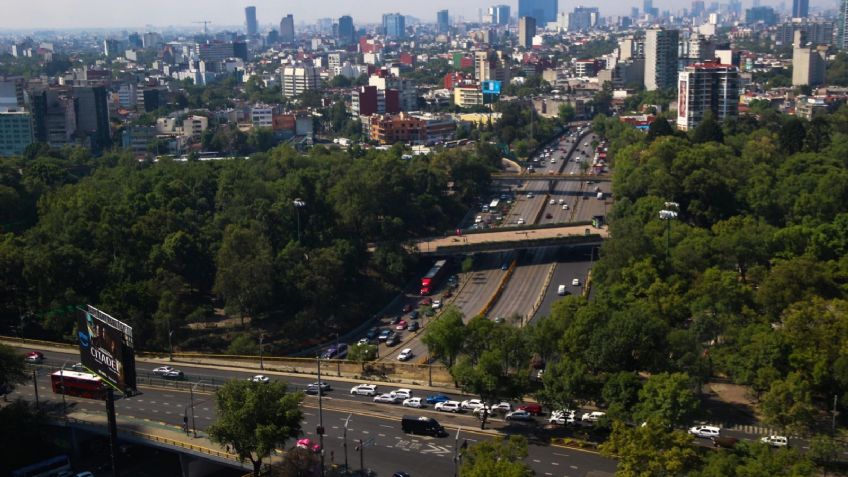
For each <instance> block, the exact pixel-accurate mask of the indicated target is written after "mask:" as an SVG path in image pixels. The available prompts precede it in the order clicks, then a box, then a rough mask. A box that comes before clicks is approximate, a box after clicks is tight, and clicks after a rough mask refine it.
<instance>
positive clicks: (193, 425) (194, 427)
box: [188, 380, 202, 437]
mask: <svg viewBox="0 0 848 477" xmlns="http://www.w3.org/2000/svg"><path fill="white" fill-rule="evenodd" d="M201 381H202V380H201ZM201 381H198V382H196V383H194V385H192V387H190V388H188V392H189V396H190V398H191V432H192V434H194V437H197V422H195V420H194V388H195V387H196V386H197V385H198V384H200V383H201Z"/></svg>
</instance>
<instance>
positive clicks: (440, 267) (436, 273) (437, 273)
mask: <svg viewBox="0 0 848 477" xmlns="http://www.w3.org/2000/svg"><path fill="white" fill-rule="evenodd" d="M447 269H448V261H447V260H439V261H437V262H436V263H435V264H434V265H433V268H431V269H430V271H429V272H427V274H426V275H424V276H423V277H421V290H420V292H419V294H420V295H421V296H427V295H429V294H431V293H433V290H434V289H435V288H436V285H438V283H439V280H441V279H442V277H443V276H444V275H445V273H447Z"/></svg>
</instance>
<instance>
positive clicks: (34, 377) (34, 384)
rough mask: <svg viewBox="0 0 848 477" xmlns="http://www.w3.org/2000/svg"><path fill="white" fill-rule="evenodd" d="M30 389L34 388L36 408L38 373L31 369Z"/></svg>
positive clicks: (36, 404)
mask: <svg viewBox="0 0 848 477" xmlns="http://www.w3.org/2000/svg"><path fill="white" fill-rule="evenodd" d="M32 389H34V390H35V408H36V409H38V408H39V407H40V405H39V403H38V374H37V371H36V370H34V369H33V370H32Z"/></svg>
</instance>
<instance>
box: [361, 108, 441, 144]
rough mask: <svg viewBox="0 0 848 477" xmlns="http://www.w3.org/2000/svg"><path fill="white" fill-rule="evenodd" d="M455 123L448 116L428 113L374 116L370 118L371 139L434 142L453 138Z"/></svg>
mask: <svg viewBox="0 0 848 477" xmlns="http://www.w3.org/2000/svg"><path fill="white" fill-rule="evenodd" d="M455 131H456V123H455V122H454V120H453V119H452V118H450V117H448V116H434V115H430V114H419V115H410V114H407V113H400V114H398V115H384V116H374V117H372V118H371V128H370V137H371V140H373V141H377V142H379V143H380V144H394V143H396V142H403V143H407V144H434V143H436V142H439V141H447V140H450V139H452V138H453V135H454V132H455Z"/></svg>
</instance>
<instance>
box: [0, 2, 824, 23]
mask: <svg viewBox="0 0 848 477" xmlns="http://www.w3.org/2000/svg"><path fill="white" fill-rule="evenodd" d="M500 3H503V4H506V5H509V6H510V7H511V8H512V12H513V15H514V14H515V13H516V12H517V11H518V2H517V0H513V1H509V2H501V1H497V0H476V1H475V2H467V3H463V4H462V6H461V7H458V6H457V4H456V2H451V1H449V0H435V1H432V2H428V3H426V4H421V3H418V2H408V3H405V2H401V3H399V2H390V1H387V0H368V1H366V2H363V3H360V4H358V6H359V10H360V12H357V11H355V10H354V9H353V8H352V6H351V4H350V3H349V2H345V1H343V0H320V1H319V2H318V5H320V7H316V4H315V3H314V2H313V3H309V4H297V5H281V4H279V2H275V1H271V0H255V1H242V2H228V1H225V0H208V1H201V0H189V1H186V2H181V3H173V2H168V1H165V0H148V1H146V2H137V3H132V4H129V2H121V4H117V5H116V3H115V2H111V1H108V0H88V1H86V2H85V6H84V7H81V6H80V5H79V4H77V3H74V4H66V3H61V2H55V1H54V0H30V1H29V2H26V3H17V2H16V3H13V4H12V5H7V6H6V8H5V10H4V11H5V13H6V15H4V16H3V18H2V19H0V31H21V30H38V29H76V28H97V29H120V28H143V27H147V26H153V27H168V26H188V25H193V22H196V21H200V20H209V21H211V22H212V23H211V25H212V28H213V29H217V28H226V27H241V29H244V23H245V19H244V9H245V7H247V6H255V7H256V15H257V19H258V22H259V26H260V29H261V30H267V29H268V28H270V27H271V26H275V27H276V26H278V25H279V22H280V19H281V18H282V17H283V16H284V15H286V14H289V13H291V14H293V15H294V19H295V23H296V24H300V23H304V22H305V23H312V22H314V21H315V20H317V19H318V18H334V19H337V18H338V17H340V16H342V15H351V16H352V17H353V20H354V23H356V24H366V23H367V24H377V23H380V21H381V18H382V14H383V13H395V12H397V13H402V14H404V15H411V16H414V17H418V18H420V19H421V20H422V21H424V22H427V23H435V20H436V12H437V11H438V10H442V9H447V10H448V11H449V12H450V16H451V19H452V21H453V20H454V19H457V18H459V17H463V18H465V20H467V21H476V20H477V17H478V9H482V10H483V11H484V12H485V10H486V9H487V8H488V7H490V6H493V5H496V4H500ZM781 3H784V4H788V5H787V6H788V7H789V8H791V5H792V2H791V1H788V2H781V1H779V0H770V1H767V0H764V1H762V2H761V4H762V5H764V6H779V5H780V4H781ZM751 4H752V1H746V2H743V8H748V7H750V6H751ZM579 5H583V6H589V7H592V6H597V7H599V8H600V11H601V15H602V16H606V15H622V14H628V13H629V12H630V8H631V7H639V8H641V6H642V0H629V1H627V2H620V3H619V2H617V3H616V5H615V7H611V6H610V5H609V4H602V2H590V1H584V0H561V1H560V2H559V11H571V10H572V9H573V8H574V7H576V6H579ZM655 6H656V7H658V8H659V9H661V10H665V9H671V10H672V11H674V10H675V9H677V8H681V7H688V6H689V3H688V2H684V3H682V4H681V3H679V2H674V1H673V0H657V1H656V2H655ZM835 6H836V3H835V2H834V1H832V0H825V1H821V0H819V1H815V0H814V1H811V2H810V8H811V9H820V8H832V7H835ZM316 11H318V12H320V13H316Z"/></svg>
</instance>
